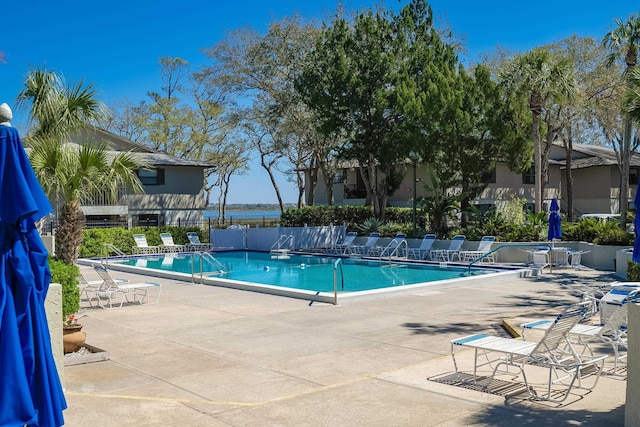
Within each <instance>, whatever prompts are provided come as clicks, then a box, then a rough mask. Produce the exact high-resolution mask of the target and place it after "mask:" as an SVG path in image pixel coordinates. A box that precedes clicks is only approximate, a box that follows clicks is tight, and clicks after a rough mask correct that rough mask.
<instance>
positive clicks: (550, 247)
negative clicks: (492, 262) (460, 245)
mask: <svg viewBox="0 0 640 427" xmlns="http://www.w3.org/2000/svg"><path fill="white" fill-rule="evenodd" d="M520 246H526V247H531V246H535V247H540V246H544V247H546V248H549V250H550V251H551V250H552V249H553V247H552V246H551V245H550V244H549V243H508V244H504V245H500V246H498V247H497V248H495V249H492V250H490V251H489V252H487V253H486V254H483V255H482V256H480V257H478V258H476V259H474V260H473V261H471V262H470V263H469V265H468V269H469V270H471V266H472V265H473V264H475V263H477V262H480V261H481V260H483V259H485V258H487V257H488V256H489V255H492V254H494V253H496V252H498V251H499V250H500V249H502V248H506V247H520ZM549 271H550V272H552V271H553V269H552V267H551V263H549Z"/></svg>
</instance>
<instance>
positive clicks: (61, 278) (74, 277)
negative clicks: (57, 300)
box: [49, 257, 80, 320]
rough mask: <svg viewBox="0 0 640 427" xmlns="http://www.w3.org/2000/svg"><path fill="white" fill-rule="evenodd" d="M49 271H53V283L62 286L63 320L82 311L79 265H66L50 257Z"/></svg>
mask: <svg viewBox="0 0 640 427" xmlns="http://www.w3.org/2000/svg"><path fill="white" fill-rule="evenodd" d="M49 269H50V270H51V282H52V283H60V284H61V285H62V319H61V320H64V319H65V318H66V317H67V316H69V315H70V314H74V313H77V312H78V310H80V288H78V282H79V281H78V277H80V269H79V268H78V266H77V265H69V264H65V263H64V262H62V261H58V260H55V259H53V258H51V257H49Z"/></svg>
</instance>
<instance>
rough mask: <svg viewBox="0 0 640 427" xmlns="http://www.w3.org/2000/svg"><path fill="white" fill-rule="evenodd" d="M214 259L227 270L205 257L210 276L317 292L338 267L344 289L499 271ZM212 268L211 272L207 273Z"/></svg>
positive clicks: (184, 261)
mask: <svg viewBox="0 0 640 427" xmlns="http://www.w3.org/2000/svg"><path fill="white" fill-rule="evenodd" d="M215 259H216V260H217V261H218V262H219V263H221V264H222V265H224V267H225V271H226V273H225V274H222V275H221V274H216V273H218V271H219V270H220V269H221V268H220V267H219V266H217V265H214V264H213V263H210V262H208V261H207V260H206V258H205V259H204V260H203V262H202V266H203V268H202V269H203V272H204V275H205V276H213V275H215V277H221V278H225V279H231V280H239V281H244V282H252V283H259V284H263V285H274V286H281V287H287V288H294V289H304V290H308V291H315V292H333V289H334V270H335V273H336V277H337V283H338V291H339V292H357V291H366V290H372V289H380V288H389V287H398V286H405V285H411V284H416V283H425V282H435V281H441V280H448V279H459V278H463V277H470V276H477V275H481V274H486V273H495V272H496V271H497V270H493V269H488V268H472V269H468V268H466V267H451V266H448V267H446V268H443V267H439V266H432V265H418V264H404V263H397V262H393V263H389V262H388V261H386V262H385V261H383V262H380V261H371V260H362V259H348V258H342V259H341V264H338V265H337V268H334V264H335V262H336V260H337V258H335V257H320V256H306V255H290V258H288V259H272V257H271V254H270V253H266V252H250V251H248V252H244V251H236V252H216V253H215ZM122 263H123V264H125V265H131V266H138V267H145V268H151V269H160V270H167V271H172V272H180V273H186V274H191V273H192V271H194V272H195V273H196V274H198V275H199V274H200V265H201V262H200V256H199V255H193V256H192V255H191V254H184V255H183V254H178V255H174V254H172V255H165V256H162V255H160V256H155V257H148V258H132V259H129V260H126V261H123V262H122ZM207 273H211V274H210V275H207Z"/></svg>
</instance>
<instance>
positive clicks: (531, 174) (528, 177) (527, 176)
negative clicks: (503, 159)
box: [522, 166, 536, 184]
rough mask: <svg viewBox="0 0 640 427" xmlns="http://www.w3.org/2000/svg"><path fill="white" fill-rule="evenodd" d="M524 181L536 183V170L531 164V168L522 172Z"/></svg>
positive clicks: (525, 182) (524, 182)
mask: <svg viewBox="0 0 640 427" xmlns="http://www.w3.org/2000/svg"><path fill="white" fill-rule="evenodd" d="M522 183H523V184H535V183H536V171H535V169H534V168H533V166H531V167H530V168H529V170H527V171H525V172H524V173H523V174H522Z"/></svg>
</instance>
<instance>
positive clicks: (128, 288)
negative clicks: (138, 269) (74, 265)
mask: <svg viewBox="0 0 640 427" xmlns="http://www.w3.org/2000/svg"><path fill="white" fill-rule="evenodd" d="M93 269H94V270H95V272H96V273H98V276H100V278H101V279H102V280H103V283H102V285H100V287H99V288H98V289H97V290H94V291H91V292H89V305H91V306H92V307H93V299H94V298H95V299H96V306H98V307H101V308H120V307H122V304H124V303H125V302H127V303H130V302H132V303H138V304H140V305H147V304H156V303H157V302H158V301H159V300H160V291H161V286H160V283H155V282H142V283H123V284H121V283H118V282H117V281H116V280H114V279H113V278H112V277H111V274H109V270H107V269H106V268H105V267H104V266H103V265H100V264H97V265H94V266H93ZM152 292H153V295H152Z"/></svg>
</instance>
